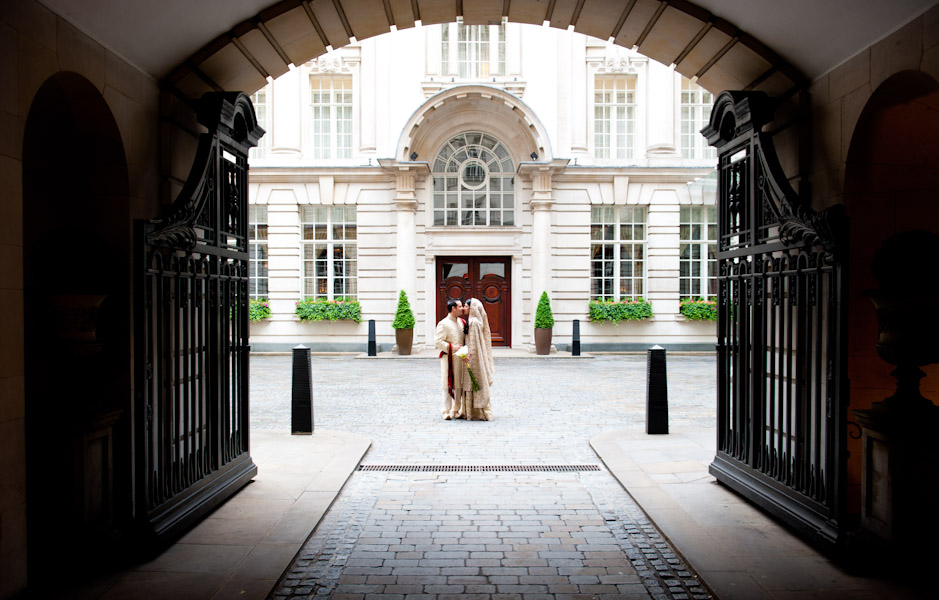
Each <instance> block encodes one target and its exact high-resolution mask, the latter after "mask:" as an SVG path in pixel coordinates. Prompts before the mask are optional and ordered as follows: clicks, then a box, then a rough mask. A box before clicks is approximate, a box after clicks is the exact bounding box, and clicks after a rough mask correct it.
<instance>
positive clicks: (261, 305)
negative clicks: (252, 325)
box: [248, 298, 271, 321]
mask: <svg viewBox="0 0 939 600" xmlns="http://www.w3.org/2000/svg"><path fill="white" fill-rule="evenodd" d="M270 316H271V303H270V301H269V300H268V299H267V298H252V299H251V300H250V301H248V319H249V320H251V321H260V320H262V319H269V318H270Z"/></svg>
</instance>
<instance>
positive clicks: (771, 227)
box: [702, 92, 847, 544]
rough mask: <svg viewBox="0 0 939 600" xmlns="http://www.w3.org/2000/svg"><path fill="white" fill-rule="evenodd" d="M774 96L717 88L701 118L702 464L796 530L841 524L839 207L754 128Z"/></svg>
mask: <svg viewBox="0 0 939 600" xmlns="http://www.w3.org/2000/svg"><path fill="white" fill-rule="evenodd" d="M770 106H771V100H770V99H769V98H768V97H767V96H766V95H765V94H762V93H757V92H723V93H722V94H721V95H720V96H718V98H717V100H716V102H715V105H714V108H713V110H712V112H711V119H710V123H709V125H708V126H707V127H706V128H705V129H704V130H702V133H703V134H704V135H705V136H706V137H707V138H708V142H709V143H710V144H711V145H712V146H715V147H716V148H717V149H718V152H719V165H718V173H719V184H718V185H719V188H718V194H719V196H718V198H719V200H718V202H719V209H718V221H719V223H718V231H719V246H718V260H719V281H718V339H717V356H718V360H717V369H718V372H717V381H718V404H717V411H718V412H717V430H718V433H717V455H716V456H715V458H714V462H713V463H712V465H711V469H710V470H711V473H712V474H713V475H714V476H715V477H716V478H717V479H718V481H720V482H721V483H723V484H725V485H727V486H728V487H731V488H732V489H734V490H736V491H737V492H738V493H740V494H742V495H744V496H745V497H747V498H748V499H750V500H751V501H753V502H754V503H756V504H758V505H760V506H762V507H763V508H764V509H766V510H768V511H769V512H771V513H773V514H775V515H776V516H777V517H779V518H781V519H782V520H783V521H785V522H787V523H788V524H789V525H791V526H793V527H795V528H796V529H798V530H800V531H802V532H803V533H804V534H805V535H807V536H809V537H811V538H813V539H814V540H816V541H819V542H822V543H825V544H835V543H837V542H839V541H840V539H841V532H842V530H843V525H844V523H843V516H844V510H843V502H844V489H845V483H844V481H845V480H844V476H845V466H844V464H845V459H846V449H845V440H844V431H845V410H846V406H847V398H846V394H847V387H846V385H845V379H844V352H845V351H846V349H845V337H844V334H845V331H844V327H843V322H844V309H843V299H842V294H843V290H844V282H843V274H842V267H841V262H840V261H841V257H842V256H843V255H844V252H843V251H844V248H843V245H844V244H843V235H842V232H843V231H844V219H843V210H842V207H841V206H840V205H838V206H836V207H834V208H831V209H828V210H826V211H823V212H821V213H816V212H814V211H812V210H811V209H810V208H808V207H807V206H805V204H804V203H803V202H804V201H803V200H802V199H800V198H799V197H798V195H797V194H796V193H795V191H794V190H793V189H792V187H791V186H790V185H789V182H788V181H787V179H786V178H785V176H784V174H783V172H782V169H781V167H780V166H779V163H778V160H777V158H776V153H775V149H774V147H773V144H772V139H771V138H770V137H769V136H768V135H766V134H763V133H761V128H762V126H763V125H764V124H766V123H767V122H768V121H769V120H770V119H771V117H772V109H771V108H770Z"/></svg>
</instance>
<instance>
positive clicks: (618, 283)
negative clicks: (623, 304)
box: [590, 206, 647, 300]
mask: <svg viewBox="0 0 939 600" xmlns="http://www.w3.org/2000/svg"><path fill="white" fill-rule="evenodd" d="M646 229H647V228H646V209H645V207H644V206H595V207H593V208H591V209H590V298H591V299H592V300H593V299H597V300H599V299H606V300H626V299H629V300H634V299H636V298H638V297H640V296H642V295H643V294H644V293H645V291H646Z"/></svg>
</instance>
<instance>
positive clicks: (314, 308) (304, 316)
mask: <svg viewBox="0 0 939 600" xmlns="http://www.w3.org/2000/svg"><path fill="white" fill-rule="evenodd" d="M296 313H297V316H298V317H300V320H301V321H355V322H356V323H361V322H362V306H361V305H360V304H359V301H358V300H356V299H354V298H337V299H335V300H327V299H326V298H307V299H306V300H302V301H300V302H297V310H296Z"/></svg>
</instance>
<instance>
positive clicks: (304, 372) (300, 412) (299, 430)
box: [290, 344, 313, 435]
mask: <svg viewBox="0 0 939 600" xmlns="http://www.w3.org/2000/svg"><path fill="white" fill-rule="evenodd" d="M290 433H292V434H293V435H312V434H313V374H312V372H311V369H310V349H309V348H307V347H306V346H304V345H303V344H300V345H299V346H297V347H296V348H294V349H293V386H292V390H291V395H290Z"/></svg>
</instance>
